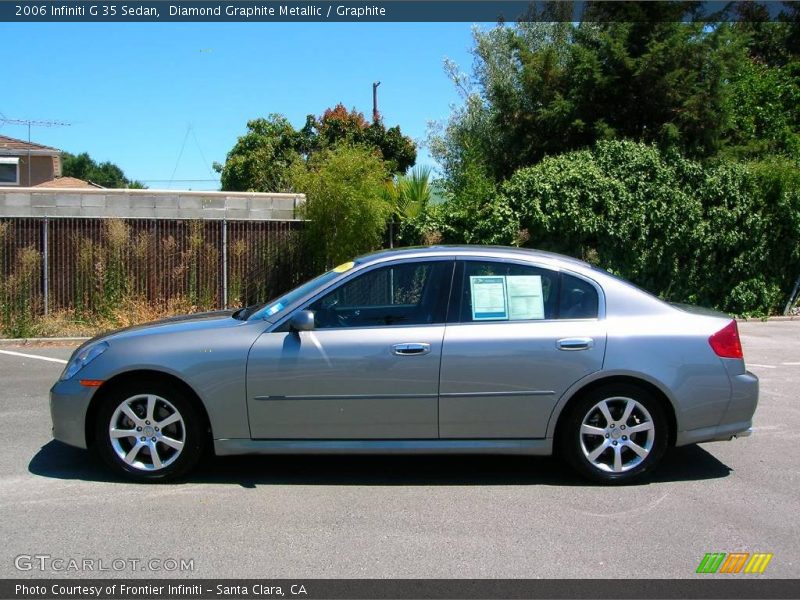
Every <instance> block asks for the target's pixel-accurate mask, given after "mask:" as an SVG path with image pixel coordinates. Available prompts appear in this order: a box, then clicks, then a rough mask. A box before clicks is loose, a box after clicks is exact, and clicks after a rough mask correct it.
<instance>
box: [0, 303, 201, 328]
mask: <svg viewBox="0 0 800 600" xmlns="http://www.w3.org/2000/svg"><path fill="white" fill-rule="evenodd" d="M200 310H201V309H199V308H198V307H196V306H192V304H191V303H190V302H189V301H188V300H186V299H184V298H178V299H173V300H170V301H169V302H166V303H164V304H161V305H158V306H153V305H151V304H149V303H147V302H145V301H144V300H143V299H136V298H124V299H123V300H122V301H121V302H120V303H119V305H117V306H115V307H114V308H113V309H112V310H111V311H110V312H109V314H107V315H103V316H100V315H91V316H85V315H82V314H80V313H78V312H76V311H73V310H61V311H58V312H55V313H51V314H49V315H47V316H41V317H36V318H35V320H34V322H33V324H32V325H31V328H30V337H85V336H94V335H97V334H99V333H103V332H105V331H111V330H113V329H120V328H122V327H130V326H131V325H139V324H140V323H148V322H150V321H156V320H158V319H163V318H165V317H171V316H174V315H181V314H189V313H193V312H199V311H200ZM3 337H12V336H11V335H6V334H4V333H3V331H2V330H0V338H3Z"/></svg>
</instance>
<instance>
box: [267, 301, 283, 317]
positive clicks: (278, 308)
mask: <svg viewBox="0 0 800 600" xmlns="http://www.w3.org/2000/svg"><path fill="white" fill-rule="evenodd" d="M282 310H283V304H281V303H280V302H276V303H275V304H273V305H272V306H270V307H269V308H268V309H267V316H268V317H271V316H272V315H274V314H275V313H276V312H280V311H282Z"/></svg>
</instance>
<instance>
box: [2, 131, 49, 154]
mask: <svg viewBox="0 0 800 600" xmlns="http://www.w3.org/2000/svg"><path fill="white" fill-rule="evenodd" d="M28 151H30V152H31V153H33V154H48V155H58V154H61V150H59V149H58V148H51V147H50V146H43V145H42V144H36V143H34V142H26V141H25V140H18V139H16V138H12V137H7V136H4V135H0V154H6V155H8V154H20V153H23V154H24V153H27V152H28Z"/></svg>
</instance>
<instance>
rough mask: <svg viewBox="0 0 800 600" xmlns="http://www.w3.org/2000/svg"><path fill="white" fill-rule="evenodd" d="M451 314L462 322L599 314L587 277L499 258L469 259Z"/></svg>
mask: <svg viewBox="0 0 800 600" xmlns="http://www.w3.org/2000/svg"><path fill="white" fill-rule="evenodd" d="M459 273H460V280H461V285H460V286H459V288H457V289H460V295H459V297H458V298H457V299H456V300H454V303H453V313H452V314H453V317H452V318H453V319H454V320H456V321H459V322H462V323H471V322H486V321H501V322H502V321H540V320H545V319H590V318H597V315H598V297H597V291H596V290H595V288H594V287H593V286H592V285H591V284H590V283H588V282H586V281H584V280H582V279H579V278H577V277H573V276H572V275H568V274H566V273H559V272H558V271H553V270H550V269H543V268H540V267H533V266H527V265H520V264H515V263H508V262H500V261H497V262H495V261H465V262H463V263H462V267H461V268H460V270H459Z"/></svg>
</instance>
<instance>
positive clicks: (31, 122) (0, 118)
mask: <svg viewBox="0 0 800 600" xmlns="http://www.w3.org/2000/svg"><path fill="white" fill-rule="evenodd" d="M3 125H24V126H27V128H28V143H29V144H30V143H31V127H69V126H70V125H72V123H65V122H64V121H41V120H37V119H7V118H6V116H5V115H4V114H3V113H1V112H0V127H2V126H3ZM28 185H29V186H30V185H31V149H30V148H28Z"/></svg>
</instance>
